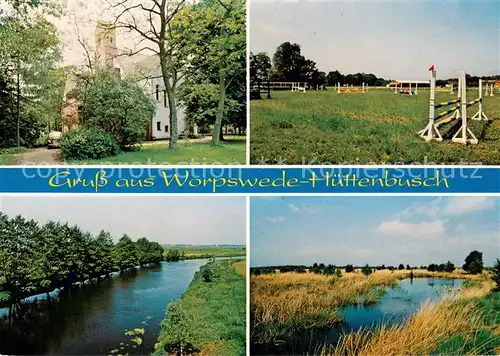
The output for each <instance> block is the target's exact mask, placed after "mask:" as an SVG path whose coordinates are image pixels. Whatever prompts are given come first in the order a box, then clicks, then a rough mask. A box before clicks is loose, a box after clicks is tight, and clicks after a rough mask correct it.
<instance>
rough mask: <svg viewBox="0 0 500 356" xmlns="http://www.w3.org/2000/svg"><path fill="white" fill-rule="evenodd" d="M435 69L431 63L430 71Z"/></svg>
mask: <svg viewBox="0 0 500 356" xmlns="http://www.w3.org/2000/svg"><path fill="white" fill-rule="evenodd" d="M433 70H434V64H433V65H431V67H430V68H429V72H432V71H433Z"/></svg>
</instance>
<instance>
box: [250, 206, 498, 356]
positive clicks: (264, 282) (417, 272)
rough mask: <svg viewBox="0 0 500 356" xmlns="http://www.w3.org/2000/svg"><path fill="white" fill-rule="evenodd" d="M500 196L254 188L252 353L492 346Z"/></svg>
mask: <svg viewBox="0 0 500 356" xmlns="http://www.w3.org/2000/svg"><path fill="white" fill-rule="evenodd" d="M499 211H500V198H499V197H486V196H474V197H472V196H460V197H451V196H446V197H444V196H443V197H432V196H426V197H418V196H412V197H369V196H365V197H340V196H337V197H325V196H321V197H319V196H316V197H306V196H301V197H292V196H287V197H252V198H251V202H250V273H251V274H250V303H251V307H250V310H251V315H250V320H251V322H250V325H249V327H250V332H251V338H250V340H249V344H250V350H251V351H250V354H251V355H408V354H418V355H429V354H439V355H441V354H443V355H463V354H473V355H482V354H487V355H492V354H496V353H498V349H499V347H500V342H499V338H498V332H497V328H498V307H497V304H498V300H499V298H500V294H499V293H500V292H499V286H500V250H499V246H500V214H499Z"/></svg>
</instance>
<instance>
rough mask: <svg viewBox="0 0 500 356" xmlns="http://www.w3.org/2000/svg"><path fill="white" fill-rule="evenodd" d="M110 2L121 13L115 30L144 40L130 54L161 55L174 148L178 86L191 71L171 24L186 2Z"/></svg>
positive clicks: (176, 32)
mask: <svg viewBox="0 0 500 356" xmlns="http://www.w3.org/2000/svg"><path fill="white" fill-rule="evenodd" d="M107 1H108V3H109V4H110V5H111V7H112V8H114V9H116V10H117V11H119V14H118V16H116V18H115V21H114V27H115V28H124V29H127V30H129V31H130V32H131V33H133V34H135V35H138V36H140V37H141V40H140V41H139V44H140V47H139V48H136V49H134V50H132V51H130V53H129V55H136V54H138V53H140V52H149V53H153V54H154V55H156V56H158V60H159V64H160V69H161V75H162V79H163V84H164V86H165V91H166V93H167V98H168V106H169V120H170V143H169V148H170V149H175V148H176V145H177V139H178V125H177V111H178V108H177V86H178V84H179V82H180V81H181V79H182V77H183V76H184V75H185V73H186V72H187V69H188V58H187V55H188V51H187V48H186V47H184V46H182V43H181V41H178V36H179V35H180V33H179V31H178V29H176V28H175V27H174V26H173V25H172V22H173V20H174V18H176V16H177V14H178V13H179V12H180V11H181V10H182V8H183V7H184V5H185V3H186V1H185V0H169V1H167V0H158V1H157V0H154V1H148V2H147V3H143V2H140V3H136V2H135V1H134V0H124V1H123V0H107ZM140 19H142V21H141V20H140Z"/></svg>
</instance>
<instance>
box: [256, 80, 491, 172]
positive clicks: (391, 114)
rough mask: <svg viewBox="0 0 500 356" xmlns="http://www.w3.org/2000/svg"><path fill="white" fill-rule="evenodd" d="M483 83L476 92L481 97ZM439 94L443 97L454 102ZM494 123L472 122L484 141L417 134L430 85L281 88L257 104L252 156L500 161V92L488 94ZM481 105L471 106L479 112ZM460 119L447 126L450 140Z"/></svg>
mask: <svg viewBox="0 0 500 356" xmlns="http://www.w3.org/2000/svg"><path fill="white" fill-rule="evenodd" d="M477 96H478V95H477V89H470V90H469V91H468V98H469V99H470V100H472V99H473V98H476V97H477ZM451 99H452V96H450V95H449V94H448V93H442V92H438V93H437V94H436V102H441V101H448V100H451ZM484 107H485V113H486V114H487V115H488V117H489V118H490V119H491V121H490V122H479V121H472V120H471V121H470V127H471V129H472V131H473V132H474V133H475V135H476V136H477V137H478V138H479V139H480V140H481V141H480V143H479V144H478V145H476V146H467V147H465V146H462V145H460V144H454V143H451V141H450V140H447V141H446V142H441V143H439V142H433V143H430V144H429V143H426V142H425V141H423V140H422V139H420V138H419V137H418V136H417V135H416V132H417V131H419V130H421V129H423V128H424V127H425V125H426V123H427V121H428V110H429V91H428V90H425V89H423V90H419V95H418V96H411V97H409V96H402V95H394V93H393V92H392V91H389V90H386V89H373V90H370V91H369V92H367V93H365V94H337V93H336V92H335V91H334V90H332V89H330V90H328V91H320V92H314V91H311V92H307V93H305V94H304V93H292V92H288V91H280V92H275V93H274V95H273V99H270V100H266V99H264V100H255V101H252V102H251V106H250V110H251V111H250V116H251V120H250V128H251V135H250V139H251V140H250V142H251V144H250V147H251V148H250V149H251V151H250V160H251V163H253V164H258V163H263V162H266V163H268V164H276V163H281V164H304V163H309V164H313V163H314V164H322V163H332V164H335V163H337V164H338V163H346V164H347V163H358V164H373V163H377V164H381V163H382V164H383V163H388V164H391V163H424V160H427V162H435V163H457V162H475V163H478V162H482V163H483V164H498V163H500V151H499V150H498V145H499V142H500V96H495V97H485V98H484ZM475 111H477V105H476V106H474V107H471V108H469V111H468V115H469V116H472V115H474V113H475ZM457 130H458V127H456V124H454V123H450V124H448V125H445V126H444V127H443V130H442V132H443V134H444V136H445V137H447V138H449V137H450V136H451V135H453V134H454V133H455V132H456V131H457Z"/></svg>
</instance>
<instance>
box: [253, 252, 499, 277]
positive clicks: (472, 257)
mask: <svg viewBox="0 0 500 356" xmlns="http://www.w3.org/2000/svg"><path fill="white" fill-rule="evenodd" d="M497 264H499V265H500V263H499V262H498V260H497V261H496V262H495V266H496V265H497ZM342 268H343V269H345V271H346V272H348V273H350V272H354V270H355V269H361V271H362V272H363V273H364V274H366V275H369V274H371V273H372V272H373V269H375V270H385V269H387V270H390V271H394V270H405V269H406V270H414V269H417V268H418V267H416V266H415V267H411V266H410V265H409V264H407V265H406V267H405V265H404V264H402V263H400V264H399V266H398V267H395V266H387V267H386V266H385V265H379V266H374V267H370V266H369V265H368V264H366V265H365V266H361V267H356V266H354V265H352V264H348V265H345V266H340V267H339V266H335V265H331V264H329V265H325V264H324V263H319V264H318V263H314V264H313V265H312V266H310V267H307V266H303V265H299V266H294V265H286V266H270V267H253V268H252V273H254V274H265V273H275V272H276V271H280V272H298V273H305V272H306V271H309V272H312V273H319V274H337V273H338V272H337V271H338V270H340V269H342ZM462 268H463V270H464V271H465V272H467V273H470V274H480V273H482V272H483V269H484V262H483V254H482V252H479V251H476V250H474V251H472V252H470V253H469V254H468V255H467V257H466V258H465V263H464V265H463V266H462ZM499 268H500V267H499ZM420 269H427V270H428V271H429V272H453V271H454V270H455V265H454V264H453V263H452V262H451V261H448V262H446V263H441V264H435V263H431V264H430V265H429V266H420Z"/></svg>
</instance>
